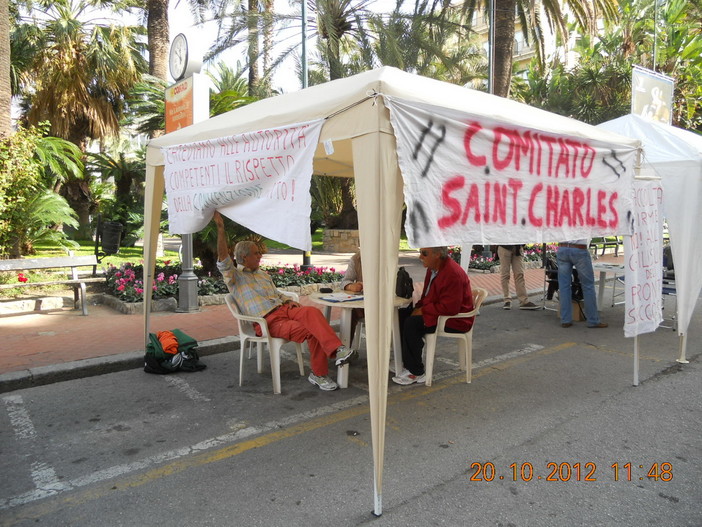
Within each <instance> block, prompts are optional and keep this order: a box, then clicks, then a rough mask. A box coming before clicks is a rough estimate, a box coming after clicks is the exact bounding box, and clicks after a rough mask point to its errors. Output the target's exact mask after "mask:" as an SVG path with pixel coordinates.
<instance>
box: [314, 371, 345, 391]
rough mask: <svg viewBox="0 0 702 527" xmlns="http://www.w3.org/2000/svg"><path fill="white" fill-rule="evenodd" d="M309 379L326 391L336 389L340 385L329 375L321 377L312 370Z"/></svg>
mask: <svg viewBox="0 0 702 527" xmlns="http://www.w3.org/2000/svg"><path fill="white" fill-rule="evenodd" d="M307 380H308V381H310V382H311V383H312V384H315V385H317V386H319V389H320V390H324V391H325V392H331V391H334V390H336V389H337V388H338V387H339V385H338V384H336V383H335V382H334V381H332V380H331V379H330V378H329V377H326V376H325V377H320V376H319V375H315V374H314V373H312V372H310V376H309V377H307Z"/></svg>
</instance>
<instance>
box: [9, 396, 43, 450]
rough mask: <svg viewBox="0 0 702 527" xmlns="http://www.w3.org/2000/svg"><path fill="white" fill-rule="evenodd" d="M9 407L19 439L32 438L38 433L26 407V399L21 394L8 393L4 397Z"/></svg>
mask: <svg viewBox="0 0 702 527" xmlns="http://www.w3.org/2000/svg"><path fill="white" fill-rule="evenodd" d="M2 400H3V402H4V403H5V407H6V408H7V415H8V416H9V417H10V423H12V428H14V430H15V436H17V439H32V438H34V437H35V436H36V435H37V433H36V431H35V430H34V423H32V419H31V418H30V417H29V412H27V409H26V408H25V407H24V400H23V399H22V396H21V395H8V396H7V397H3V398H2Z"/></svg>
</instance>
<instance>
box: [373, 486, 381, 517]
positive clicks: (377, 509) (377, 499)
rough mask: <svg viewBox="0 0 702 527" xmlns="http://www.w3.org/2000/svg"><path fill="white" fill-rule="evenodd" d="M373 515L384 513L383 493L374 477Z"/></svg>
mask: <svg viewBox="0 0 702 527" xmlns="http://www.w3.org/2000/svg"><path fill="white" fill-rule="evenodd" d="M373 497H374V499H373V505H374V506H373V516H382V515H383V495H382V494H381V493H380V491H379V490H378V482H377V481H375V478H373Z"/></svg>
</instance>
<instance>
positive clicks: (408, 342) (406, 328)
mask: <svg viewBox="0 0 702 527" xmlns="http://www.w3.org/2000/svg"><path fill="white" fill-rule="evenodd" d="M410 313H411V311H409V312H406V313H404V316H403V313H402V310H400V327H401V328H402V363H403V365H404V367H405V368H407V369H408V370H409V371H410V373H411V374H412V375H422V374H423V373H424V362H423V361H422V351H423V350H424V339H423V337H424V335H426V334H427V333H435V332H436V326H425V325H424V318H423V317H422V315H414V316H412V315H410ZM403 318H404V320H403ZM446 331H447V332H448V333H460V331H457V330H455V329H451V328H446ZM398 375H399V372H398Z"/></svg>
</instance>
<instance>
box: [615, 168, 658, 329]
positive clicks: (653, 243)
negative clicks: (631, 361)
mask: <svg viewBox="0 0 702 527" xmlns="http://www.w3.org/2000/svg"><path fill="white" fill-rule="evenodd" d="M633 197H634V199H633V202H634V234H632V235H631V236H626V237H625V238H624V255H625V258H626V260H625V267H624V283H625V290H626V296H625V307H626V312H625V316H624V336H625V337H635V336H636V335H640V334H642V333H650V332H652V331H655V330H656V328H658V326H659V325H660V323H661V322H662V321H663V295H662V291H663V222H662V218H661V207H662V204H663V187H662V184H661V182H660V180H657V181H651V180H636V181H635V182H634V188H633Z"/></svg>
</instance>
